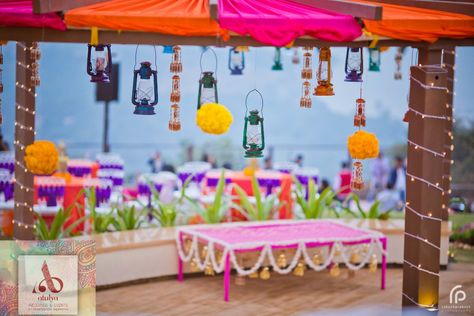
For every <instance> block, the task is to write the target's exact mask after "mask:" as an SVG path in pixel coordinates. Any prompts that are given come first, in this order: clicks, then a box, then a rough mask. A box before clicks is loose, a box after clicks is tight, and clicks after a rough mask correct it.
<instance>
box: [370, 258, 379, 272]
mask: <svg viewBox="0 0 474 316" xmlns="http://www.w3.org/2000/svg"><path fill="white" fill-rule="evenodd" d="M377 264H378V262H377V255H376V254H373V255H372V257H371V258H370V263H369V270H370V272H376V271H377Z"/></svg>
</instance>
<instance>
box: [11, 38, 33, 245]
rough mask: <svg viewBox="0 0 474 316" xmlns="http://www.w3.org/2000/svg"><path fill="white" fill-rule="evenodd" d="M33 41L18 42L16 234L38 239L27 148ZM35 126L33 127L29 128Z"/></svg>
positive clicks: (17, 237)
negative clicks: (27, 165) (26, 165)
mask: <svg viewBox="0 0 474 316" xmlns="http://www.w3.org/2000/svg"><path fill="white" fill-rule="evenodd" d="M31 46H32V43H31V42H20V43H17V45H16V61H17V63H16V100H15V102H16V106H15V109H16V110H15V142H14V144H13V146H14V150H15V204H14V214H13V219H14V225H13V236H14V238H15V239H21V240H31V239H34V233H33V231H34V230H33V224H34V216H33V195H34V193H33V192H34V191H33V175H32V174H31V173H30V172H29V171H26V170H25V168H24V166H25V160H24V155H25V148H24V147H26V146H28V145H30V144H31V143H33V141H34V138H35V136H34V128H35V115H34V113H35V86H34V85H32V84H31V75H32V71H31V67H26V66H25V65H28V66H29V65H31V63H32V61H33V59H32V58H31V56H30V50H29V47H31ZM30 128H32V130H29V129H30Z"/></svg>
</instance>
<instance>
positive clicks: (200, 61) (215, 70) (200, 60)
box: [199, 47, 217, 79]
mask: <svg viewBox="0 0 474 316" xmlns="http://www.w3.org/2000/svg"><path fill="white" fill-rule="evenodd" d="M207 51H211V52H212V53H213V54H214V58H215V60H216V67H215V68H214V75H215V77H216V79H217V54H216V52H215V51H214V50H213V49H212V48H211V47H207V48H206V50H204V51H202V53H201V58H200V59H199V66H200V67H201V74H202V72H203V71H202V57H203V56H204V54H205V53H206V52H207Z"/></svg>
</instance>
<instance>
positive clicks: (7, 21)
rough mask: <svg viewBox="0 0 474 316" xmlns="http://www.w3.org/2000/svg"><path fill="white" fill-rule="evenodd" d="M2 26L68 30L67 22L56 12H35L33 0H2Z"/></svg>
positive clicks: (0, 11) (0, 9)
mask: <svg viewBox="0 0 474 316" xmlns="http://www.w3.org/2000/svg"><path fill="white" fill-rule="evenodd" d="M0 26H16V27H37V28H43V27H45V28H51V29H56V30H61V31H65V30H66V24H64V22H63V20H62V19H61V18H60V17H59V16H58V15H57V14H56V13H44V14H34V13H33V1H32V0H0Z"/></svg>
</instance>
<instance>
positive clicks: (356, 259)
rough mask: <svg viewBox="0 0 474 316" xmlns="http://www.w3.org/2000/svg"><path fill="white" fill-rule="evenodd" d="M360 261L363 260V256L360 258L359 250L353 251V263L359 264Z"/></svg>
mask: <svg viewBox="0 0 474 316" xmlns="http://www.w3.org/2000/svg"><path fill="white" fill-rule="evenodd" d="M360 261H361V258H360V254H359V252H353V253H352V254H351V263H353V264H357V263H360Z"/></svg>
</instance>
